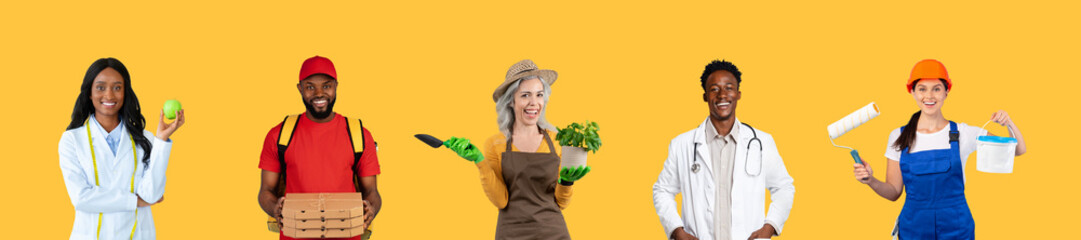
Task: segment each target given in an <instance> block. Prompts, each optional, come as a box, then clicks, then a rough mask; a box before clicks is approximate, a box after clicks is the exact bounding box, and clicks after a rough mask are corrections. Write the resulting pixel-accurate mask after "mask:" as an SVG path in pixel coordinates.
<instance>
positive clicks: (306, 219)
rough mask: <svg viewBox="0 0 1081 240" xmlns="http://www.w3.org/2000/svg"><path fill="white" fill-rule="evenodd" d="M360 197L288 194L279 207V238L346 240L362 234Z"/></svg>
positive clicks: (358, 194)
mask: <svg viewBox="0 0 1081 240" xmlns="http://www.w3.org/2000/svg"><path fill="white" fill-rule="evenodd" d="M364 228H365V226H364V197H363V196H362V195H361V193H290V194H288V195H286V196H285V204H283V205H282V229H281V231H282V234H285V236H287V237H291V238H349V237H355V236H358V235H360V234H363V233H364Z"/></svg>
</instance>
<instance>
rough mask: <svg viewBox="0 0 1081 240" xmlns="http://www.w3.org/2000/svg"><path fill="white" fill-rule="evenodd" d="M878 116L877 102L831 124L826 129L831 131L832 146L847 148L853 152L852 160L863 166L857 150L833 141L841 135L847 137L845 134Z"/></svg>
mask: <svg viewBox="0 0 1081 240" xmlns="http://www.w3.org/2000/svg"><path fill="white" fill-rule="evenodd" d="M878 114H879V111H878V105H875V102H871V103H870V104H867V106H864V107H863V108H860V109H859V110H856V111H855V112H852V113H850V114H848V116H845V117H844V118H841V120H837V121H836V122H833V124H830V125H829V127H826V130H828V131H829V135H830V144H833V146H834V147H839V148H847V149H849V150H852V151H851V152H849V153H851V154H852V159H853V160H856V163H859V164H863V161H862V160H861V159H860V153H859V152H856V149H854V148H851V147H846V146H839V145H837V144H836V143H833V139H836V138H838V137H841V135H845V133H848V131H852V129H855V128H856V127H859V126H860V125H861V124H863V123H865V122H867V121H870V120H871V119H873V118H875V117H878Z"/></svg>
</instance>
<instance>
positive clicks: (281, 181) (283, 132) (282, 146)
mask: <svg viewBox="0 0 1081 240" xmlns="http://www.w3.org/2000/svg"><path fill="white" fill-rule="evenodd" d="M299 120H300V115H299V114H297V115H289V116H285V119H284V120H282V123H281V129H280V131H279V132H278V165H279V166H280V167H281V170H280V172H278V187H277V189H275V191H274V192H275V193H277V194H278V197H282V196H285V150H287V149H289V143H291V142H292V141H293V133H295V132H296V131H297V123H298V122H299Z"/></svg>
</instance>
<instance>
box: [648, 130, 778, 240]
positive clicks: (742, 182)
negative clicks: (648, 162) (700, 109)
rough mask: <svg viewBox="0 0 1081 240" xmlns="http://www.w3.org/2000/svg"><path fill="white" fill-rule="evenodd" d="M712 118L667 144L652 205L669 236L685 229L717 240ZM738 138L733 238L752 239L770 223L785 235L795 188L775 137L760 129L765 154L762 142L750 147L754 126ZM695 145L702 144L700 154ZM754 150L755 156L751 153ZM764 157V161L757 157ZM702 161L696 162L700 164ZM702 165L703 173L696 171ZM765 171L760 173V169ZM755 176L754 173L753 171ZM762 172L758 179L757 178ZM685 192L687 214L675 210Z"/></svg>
mask: <svg viewBox="0 0 1081 240" xmlns="http://www.w3.org/2000/svg"><path fill="white" fill-rule="evenodd" d="M706 124H711V123H710V122H709V119H708V118H707V119H706V121H704V122H703V123H702V124H701V125H699V126H698V128H696V129H694V130H691V131H689V132H686V133H683V134H680V135H679V136H677V137H676V138H675V139H672V142H671V144H669V145H668V159H666V160H665V161H664V169H663V170H661V174H660V176H658V177H657V182H656V183H655V184H653V205H654V207H655V208H656V210H657V215H658V216H659V217H660V220H661V225H663V226H664V232H665V237H671V236H672V231H674V230H676V228H679V227H683V230H684V231H686V232H688V233H690V234H691V235H694V236H696V237H698V238H699V239H703V240H706V239H714V234H715V231H714V229H713V228H714V226H713V215H714V214H713V208H715V206H716V203H715V202H714V201H715V198H716V195H717V194H716V192H714V191H715V190H714V189H715V188H716V187H715V185H716V182H715V181H714V179H713V173H712V171H713V169H714V168H713V161H712V160H711V159H710V154H709V147H708V145H707V144H706V137H705V129H707V128H706ZM735 126H738V127H739V128H740V129H739V136H736V137H737V138H738V140H737V141H736V153H735V162H734V163H733V168H732V169H733V171H732V191H731V192H730V193H729V194H730V196H731V198H732V209H731V213H732V221H731V222H732V225H731V227H730V228H731V229H729V231H728V232H729V233H731V239H747V237H749V236H750V235H751V233H752V232H754V231H755V230H758V229H759V228H762V225H763V224H770V225H773V227H774V228H775V229H776V230H777V234H780V233H781V229H782V228H783V227H784V222H785V220H787V219H788V213H789V211H790V210H791V209H792V201H793V197H794V195H795V193H796V187H795V186H794V185H792V177H791V176H789V175H788V170H787V169H785V166H784V162H783V161H782V160H781V155H780V153H778V152H777V145H776V143H774V141H773V136H771V135H770V134H768V133H766V132H763V131H760V130H757V129H755V131H757V132H756V133H757V134H758V138H759V140H760V141H761V142H762V145H761V146H762V150H761V152H759V148H758V144H757V143H755V144H752V145H750V146H751V148H750V149H748V147H747V146H748V144H749V142H750V141H751V139H752V138H753V136H754V134H753V133H752V132H751V128H750V127H747V126H745V125H743V124H740V123H739V119H737V120H736V123H735ZM695 145H698V147H697V152H695V149H696V148H695ZM748 151H750V154H748ZM758 153H761V158H759V157H757V156H758V155H759V154H758ZM696 158H697V160H696ZM696 162H697V163H698V164H699V165H700V166H698V171H697V172H695V171H692V170H691V168H692V166H693V165H694V164H695V163H696ZM758 170H760V171H758ZM748 172H750V173H748ZM755 174H757V175H755ZM766 189H769V191H770V200H771V201H772V202H771V203H770V206H769V212H768V214H767V213H766V212H763V211H765V210H764V209H765V202H766V191H765V190H766ZM680 193H682V194H683V200H682V203H681V204H680V205H679V206H681V207H682V212H683V216H682V217H681V216H680V215H679V213H678V212H677V211H676V208H677V205H676V201H675V197H676V194H680Z"/></svg>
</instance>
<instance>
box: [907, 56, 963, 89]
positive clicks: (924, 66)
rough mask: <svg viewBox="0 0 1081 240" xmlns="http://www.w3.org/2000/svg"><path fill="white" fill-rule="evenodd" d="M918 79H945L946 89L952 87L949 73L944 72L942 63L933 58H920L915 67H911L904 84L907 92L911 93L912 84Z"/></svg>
mask: <svg viewBox="0 0 1081 240" xmlns="http://www.w3.org/2000/svg"><path fill="white" fill-rule="evenodd" d="M920 79H942V80H945V81H946V90H947V91H949V90H950V88H952V87H953V82H952V81H950V75H949V74H947V73H946V66H944V65H942V62H939V61H938V60H934V59H924V60H921V61H920V62H918V63H916V66H915V67H912V75H910V76H908V82H907V83H906V84H905V87H907V88H908V89H907V90H908V92H909V93H912V85H914V84H916V82H918V81H920Z"/></svg>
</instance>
